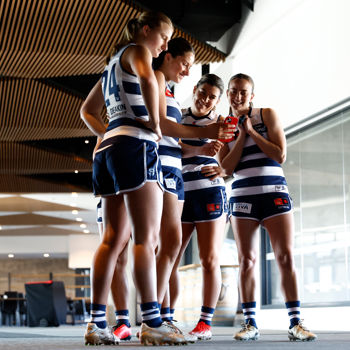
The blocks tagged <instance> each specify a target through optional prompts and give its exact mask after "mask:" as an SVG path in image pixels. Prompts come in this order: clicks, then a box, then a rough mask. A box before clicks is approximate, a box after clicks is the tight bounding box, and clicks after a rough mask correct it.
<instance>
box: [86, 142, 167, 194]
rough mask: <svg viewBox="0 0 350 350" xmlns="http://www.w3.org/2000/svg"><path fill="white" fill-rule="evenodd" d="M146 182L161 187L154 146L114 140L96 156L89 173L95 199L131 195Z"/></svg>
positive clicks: (158, 161)
mask: <svg viewBox="0 0 350 350" xmlns="http://www.w3.org/2000/svg"><path fill="white" fill-rule="evenodd" d="M147 181H154V182H158V183H159V184H160V185H161V186H162V184H163V179H162V167H161V164H160V160H159V156H158V150H157V146H156V144H155V143H152V142H149V141H145V140H139V139H137V138H135V137H130V136H118V137H117V138H116V142H115V143H114V144H113V145H112V146H110V147H108V148H106V149H104V150H103V151H100V152H97V153H96V155H95V159H94V162H93V172H92V184H93V188H94V194H95V195H101V196H108V195H114V194H119V193H123V192H128V191H133V190H136V189H138V188H140V187H142V186H143V185H144V184H145V182H147ZM162 188H163V187H162Z"/></svg>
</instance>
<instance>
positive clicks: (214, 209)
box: [207, 203, 221, 214]
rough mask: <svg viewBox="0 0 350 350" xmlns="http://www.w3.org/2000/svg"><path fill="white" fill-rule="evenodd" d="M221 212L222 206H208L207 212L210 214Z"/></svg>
mask: <svg viewBox="0 0 350 350" xmlns="http://www.w3.org/2000/svg"><path fill="white" fill-rule="evenodd" d="M220 210H221V204H215V203H210V204H207V212H208V213H210V214H215V213H216V212H219V211H220Z"/></svg>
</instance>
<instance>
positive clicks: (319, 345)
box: [0, 325, 350, 350]
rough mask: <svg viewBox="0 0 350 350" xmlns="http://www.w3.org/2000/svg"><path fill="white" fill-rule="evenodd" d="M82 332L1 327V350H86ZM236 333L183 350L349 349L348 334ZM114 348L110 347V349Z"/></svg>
mask: <svg viewBox="0 0 350 350" xmlns="http://www.w3.org/2000/svg"><path fill="white" fill-rule="evenodd" d="M138 329H139V328H138V327H135V328H133V334H136V331H137V330H138ZM84 330H85V326H82V325H77V326H67V325H65V326H59V327H46V328H40V327H0V349H1V350H22V349H35V350H44V349H45V350H49V349H50V350H51V349H55V350H56V349H57V350H58V349H60V350H62V349H64V350H73V349H74V350H80V349H85V350H86V346H85V345H84V339H83V334H84ZM184 330H185V331H188V330H190V329H186V328H185V329H184ZM237 330H238V328H233V327H213V338H212V340H210V341H200V342H197V343H195V344H191V345H187V346H186V349H188V350H189V349H198V348H207V349H215V350H224V349H234V348H236V349H238V348H242V349H259V350H265V349H266V350H267V349H308V350H313V349H317V350H321V349H322V350H323V349H334V350H342V349H347V350H348V349H350V333H347V332H338V333H334V332H318V333H317V334H318V339H317V340H316V341H314V342H290V341H289V340H288V337H287V331H285V332H282V331H271V330H260V333H261V337H260V339H259V340H258V341H254V342H237V341H234V340H233V339H232V334H233V333H234V332H235V331H237ZM119 346H121V347H125V348H126V349H130V350H131V349H140V348H143V346H142V345H141V344H140V343H139V342H138V340H137V338H136V337H135V336H133V338H132V340H131V341H129V342H121V343H120V344H119ZM113 347H114V346H111V348H113ZM103 348H105V347H103ZM159 348H164V347H163V346H161V347H159Z"/></svg>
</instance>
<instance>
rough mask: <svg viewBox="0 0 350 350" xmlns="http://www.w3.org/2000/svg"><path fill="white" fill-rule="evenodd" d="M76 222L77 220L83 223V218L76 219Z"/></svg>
mask: <svg viewBox="0 0 350 350" xmlns="http://www.w3.org/2000/svg"><path fill="white" fill-rule="evenodd" d="M75 220H77V221H83V219H82V218H75Z"/></svg>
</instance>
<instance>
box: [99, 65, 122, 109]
mask: <svg viewBox="0 0 350 350" xmlns="http://www.w3.org/2000/svg"><path fill="white" fill-rule="evenodd" d="M115 65H116V64H115V63H114V64H113V66H112V69H111V71H108V70H105V71H104V72H103V74H102V82H103V96H104V98H105V102H106V106H107V107H108V106H109V105H110V102H109V97H110V96H114V99H115V101H116V102H118V101H120V96H119V91H120V90H119V85H118V84H117V81H116V79H115V74H114V70H115ZM107 84H108V94H107Z"/></svg>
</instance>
